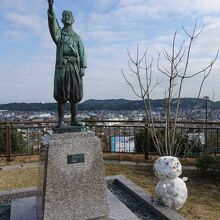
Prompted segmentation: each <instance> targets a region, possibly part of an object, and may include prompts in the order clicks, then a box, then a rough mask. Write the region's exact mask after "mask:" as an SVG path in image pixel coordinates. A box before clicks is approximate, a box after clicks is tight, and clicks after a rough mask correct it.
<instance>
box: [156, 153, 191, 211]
mask: <svg viewBox="0 0 220 220" xmlns="http://www.w3.org/2000/svg"><path fill="white" fill-rule="evenodd" d="M153 170H154V174H155V176H156V177H158V178H159V182H158V184H157V185H156V188H155V194H156V197H157V198H158V200H159V201H160V202H162V203H163V204H164V205H165V206H168V207H171V208H174V209H176V210H178V209H180V208H181V207H182V206H183V204H184V203H185V201H186V199H187V188H186V184H185V181H186V180H187V177H184V178H183V179H181V178H179V176H180V175H181V173H182V166H181V164H180V161H179V160H178V158H176V157H172V156H162V157H160V158H158V159H157V160H156V162H155V163H154V166H153Z"/></svg>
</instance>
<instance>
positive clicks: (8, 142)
mask: <svg viewBox="0 0 220 220" xmlns="http://www.w3.org/2000/svg"><path fill="white" fill-rule="evenodd" d="M5 128H6V156H7V159H6V160H7V162H10V161H11V126H10V123H6V125H5Z"/></svg>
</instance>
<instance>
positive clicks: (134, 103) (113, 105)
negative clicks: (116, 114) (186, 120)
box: [0, 98, 220, 111]
mask: <svg viewBox="0 0 220 220" xmlns="http://www.w3.org/2000/svg"><path fill="white" fill-rule="evenodd" d="M195 100H196V99H195V98H182V99H181V109H182V110H187V109H190V108H191V107H192V106H193V104H194V103H195ZM164 103H165V99H155V100H151V104H152V107H153V109H157V108H163V107H164ZM175 103H176V100H173V107H175ZM209 103H210V104H211V105H213V106H215V108H216V109H220V101H217V102H212V101H210V102H209ZM66 108H67V109H68V108H69V103H68V104H67V105H66ZM196 108H197V109H205V101H204V100H203V99H199V100H198V102H197V105H196ZM142 109H144V105H143V102H142V101H141V100H126V99H107V100H96V99H89V100H87V101H84V102H82V103H80V104H79V110H81V111H92V110H142ZM0 110H11V111H56V110H57V104H56V103H9V104H0Z"/></svg>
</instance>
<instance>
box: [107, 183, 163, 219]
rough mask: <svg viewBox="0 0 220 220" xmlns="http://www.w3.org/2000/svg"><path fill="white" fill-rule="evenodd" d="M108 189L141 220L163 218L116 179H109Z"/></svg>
mask: <svg viewBox="0 0 220 220" xmlns="http://www.w3.org/2000/svg"><path fill="white" fill-rule="evenodd" d="M107 185H108V189H109V190H110V191H111V192H112V193H113V194H114V195H116V196H117V198H118V199H119V200H120V201H121V202H122V203H124V205H125V206H127V207H128V208H129V209H130V210H131V211H132V212H133V213H134V214H135V215H136V216H137V217H138V218H139V219H140V220H161V218H160V217H158V216H156V215H155V214H154V213H153V212H151V211H150V210H149V208H148V207H147V205H146V204H143V203H142V202H140V201H139V200H138V199H137V198H136V197H135V196H133V195H132V194H131V193H129V191H128V190H126V189H124V188H122V187H121V186H120V185H118V184H117V182H115V181H114V180H108V181H107Z"/></svg>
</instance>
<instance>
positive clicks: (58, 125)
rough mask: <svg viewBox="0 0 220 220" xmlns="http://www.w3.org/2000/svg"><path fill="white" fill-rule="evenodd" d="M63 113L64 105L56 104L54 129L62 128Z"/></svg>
mask: <svg viewBox="0 0 220 220" xmlns="http://www.w3.org/2000/svg"><path fill="white" fill-rule="evenodd" d="M64 111H65V104H60V103H58V117H59V119H58V124H57V126H56V128H61V127H63V126H64Z"/></svg>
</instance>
